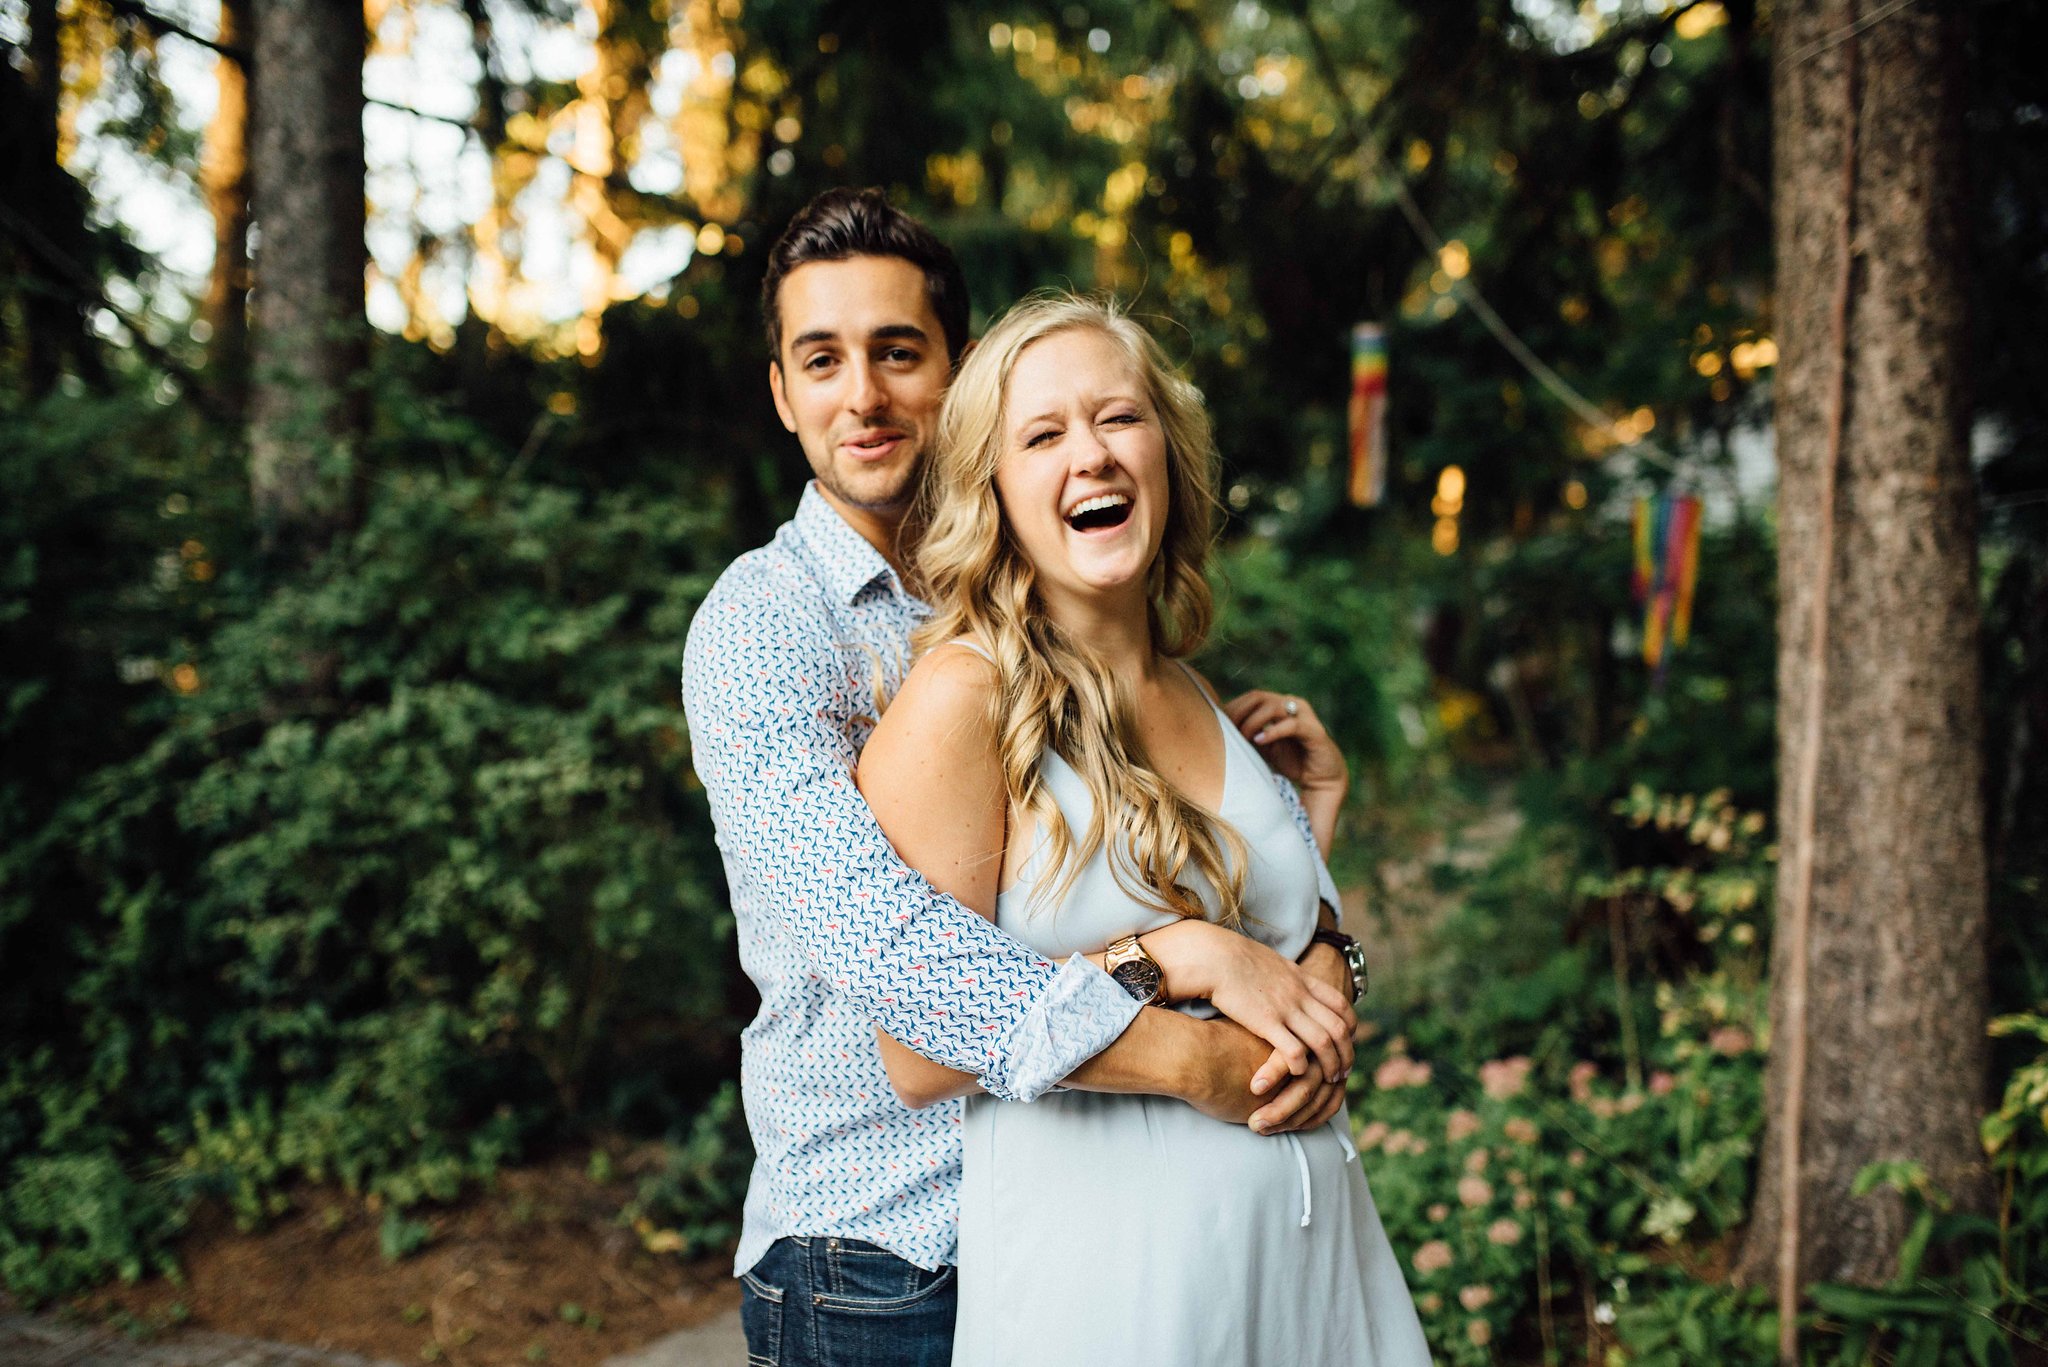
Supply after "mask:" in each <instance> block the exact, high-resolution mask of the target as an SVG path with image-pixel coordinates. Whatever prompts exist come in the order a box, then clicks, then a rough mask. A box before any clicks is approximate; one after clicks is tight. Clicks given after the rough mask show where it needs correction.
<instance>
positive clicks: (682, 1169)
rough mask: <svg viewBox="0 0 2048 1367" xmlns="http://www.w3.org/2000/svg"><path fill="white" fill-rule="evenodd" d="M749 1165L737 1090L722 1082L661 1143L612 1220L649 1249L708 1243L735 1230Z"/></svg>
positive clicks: (689, 1248)
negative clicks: (685, 1125)
mask: <svg viewBox="0 0 2048 1367" xmlns="http://www.w3.org/2000/svg"><path fill="white" fill-rule="evenodd" d="M753 1167H754V1147H753V1141H752V1140H751V1138H749V1136H748V1134H747V1118H746V1114H745V1112H744V1111H743V1110H742V1109H741V1107H740V1091H739V1088H738V1086H736V1085H735V1084H733V1083H730V1082H728V1083H726V1084H725V1086H723V1087H721V1088H720V1089H719V1090H718V1094H717V1095H716V1096H714V1097H713V1098H712V1099H711V1101H710V1103H709V1104H708V1105H707V1106H705V1108H704V1109H703V1110H702V1111H699V1112H698V1113H697V1117H696V1119H695V1120H693V1121H692V1122H691V1124H690V1130H689V1133H688V1134H687V1135H686V1136H685V1137H684V1138H683V1140H682V1141H681V1142H680V1143H671V1144H668V1145H666V1146H665V1147H664V1149H663V1151H662V1155H661V1158H660V1160H659V1164H658V1166H657V1167H655V1169H654V1170H653V1171H651V1172H649V1173H647V1174H646V1175H645V1176H643V1177H642V1178H641V1179H640V1183H639V1186H638V1189H637V1190H636V1191H635V1192H634V1195H633V1199H632V1200H631V1201H629V1202H628V1203H627V1204H626V1207H625V1209H624V1210H622V1211H621V1212H620V1213H619V1220H620V1222H621V1223H623V1224H627V1225H630V1226H632V1228H633V1230H634V1231H635V1232H636V1233H638V1234H639V1235H640V1241H641V1243H642V1244H644V1245H645V1246H646V1248H647V1250H648V1251H649V1252H650V1253H680V1254H682V1255H683V1256H684V1257H690V1256H693V1255H696V1254H699V1253H702V1252H704V1251H706V1250H708V1249H712V1248H716V1247H718V1246H719V1245H721V1244H725V1243H728V1242H730V1241H732V1240H734V1239H737V1238H738V1237H739V1233H740V1225H739V1218H738V1216H739V1210H740V1206H741V1204H742V1203H743V1202H744V1201H745V1200H746V1195H747V1179H748V1178H749V1177H750V1176H752V1174H753Z"/></svg>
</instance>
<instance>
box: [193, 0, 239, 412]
mask: <svg viewBox="0 0 2048 1367" xmlns="http://www.w3.org/2000/svg"><path fill="white" fill-rule="evenodd" d="M250 27H251V25H250V15H249V0H221V7H220V32H219V34H218V35H217V38H216V41H217V42H219V44H220V45H221V46H222V47H223V48H229V49H233V48H240V47H242V46H243V45H245V44H246V43H247V42H248V41H249V30H250ZM214 81H215V84H216V86H217V87H218V90H219V101H218V103H217V104H216V105H215V106H214V113H213V119H212V121H211V122H210V123H208V124H207V126H206V144H205V151H204V152H203V154H202V155H201V158H200V164H199V180H200V184H201V186H202V187H203V189H204V190H205V193H206V207H207V209H208V210H209V211H210V212H211V213H212V215H213V270H212V273H211V274H210V275H209V276H208V278H207V282H206V299H205V301H204V306H203V316H204V317H205V319H206V321H207V325H208V326H209V327H211V328H212V330H213V336H212V340H211V341H210V342H209V343H208V349H207V358H208V360H210V361H211V362H212V365H213V370H214V373H215V375H216V376H217V377H218V380H219V386H220V390H221V392H222V393H223V394H224V395H225V396H227V398H228V399H229V402H230V404H231V405H235V406H239V400H240V398H241V395H242V381H243V378H244V374H245V372H246V369H247V366H248V341H249V318H248V307H249V75H248V73H247V72H246V71H244V70H243V68H242V63H241V62H240V61H238V60H236V59H235V58H234V57H231V56H229V55H227V53H225V52H223V53H222V54H221V55H220V56H219V57H218V58H216V59H215V61H214Z"/></svg>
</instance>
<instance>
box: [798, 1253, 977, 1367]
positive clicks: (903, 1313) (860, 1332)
mask: <svg viewBox="0 0 2048 1367" xmlns="http://www.w3.org/2000/svg"><path fill="white" fill-rule="evenodd" d="M824 1256H825V1261H824V1266H823V1269H822V1271H823V1273H824V1276H823V1278H822V1279H821V1289H820V1290H818V1292H817V1293H816V1294H814V1295H813V1296H812V1297H811V1309H812V1313H813V1319H812V1324H813V1325H814V1327H815V1331H816V1333H817V1336H818V1360H819V1361H820V1362H821V1363H827V1364H831V1367H948V1365H949V1364H950V1363H951V1362H952V1360H953V1322H954V1317H955V1315H956V1314H957V1312H958V1309H959V1303H960V1295H959V1286H958V1284H957V1282H956V1281H955V1273H954V1269H953V1268H951V1267H942V1268H940V1269H939V1270H938V1271H936V1272H927V1271H925V1270H924V1269H923V1268H921V1267H919V1266H917V1265H916V1264H914V1263H910V1262H906V1261H904V1260H903V1259H901V1258H899V1257H897V1256H896V1255H894V1254H893V1253H888V1252H885V1251H884V1250H882V1249H879V1248H876V1247H874V1245H872V1244H863V1243H861V1242H860V1241H859V1240H850V1239H838V1240H834V1241H832V1242H831V1243H830V1244H828V1245H827V1247H826V1249H825V1255H824Z"/></svg>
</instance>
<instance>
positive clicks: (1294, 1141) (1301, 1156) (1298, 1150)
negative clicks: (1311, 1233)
mask: <svg viewBox="0 0 2048 1367" xmlns="http://www.w3.org/2000/svg"><path fill="white" fill-rule="evenodd" d="M1287 1144H1288V1147H1290V1148H1292V1149H1293V1150H1294V1166H1295V1168H1296V1169H1297V1170H1298V1171H1299V1172H1300V1173H1301V1227H1302V1228H1303V1229H1307V1228H1308V1222H1309V1217H1310V1216H1312V1215H1313V1214H1314V1213H1315V1198H1314V1195H1313V1194H1312V1193H1311V1192H1310V1190H1309V1181H1308V1151H1307V1150H1305V1149H1303V1148H1302V1147H1301V1136H1300V1135H1298V1134H1295V1133H1294V1132H1293V1131H1291V1130H1290V1131H1289V1132H1288V1134H1287Z"/></svg>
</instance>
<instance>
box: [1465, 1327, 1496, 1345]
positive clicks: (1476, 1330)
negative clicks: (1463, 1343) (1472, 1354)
mask: <svg viewBox="0 0 2048 1367" xmlns="http://www.w3.org/2000/svg"><path fill="white" fill-rule="evenodd" d="M1465 1337H1466V1338H1468V1339H1471V1340H1472V1346H1473V1347H1475V1348H1484V1347H1485V1346H1486V1345H1487V1344H1489V1343H1492V1342H1493V1326H1492V1325H1490V1324H1488V1323H1487V1322H1486V1321H1485V1320H1473V1321H1472V1322H1471V1323H1470V1324H1467V1325H1466V1326H1465Z"/></svg>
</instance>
